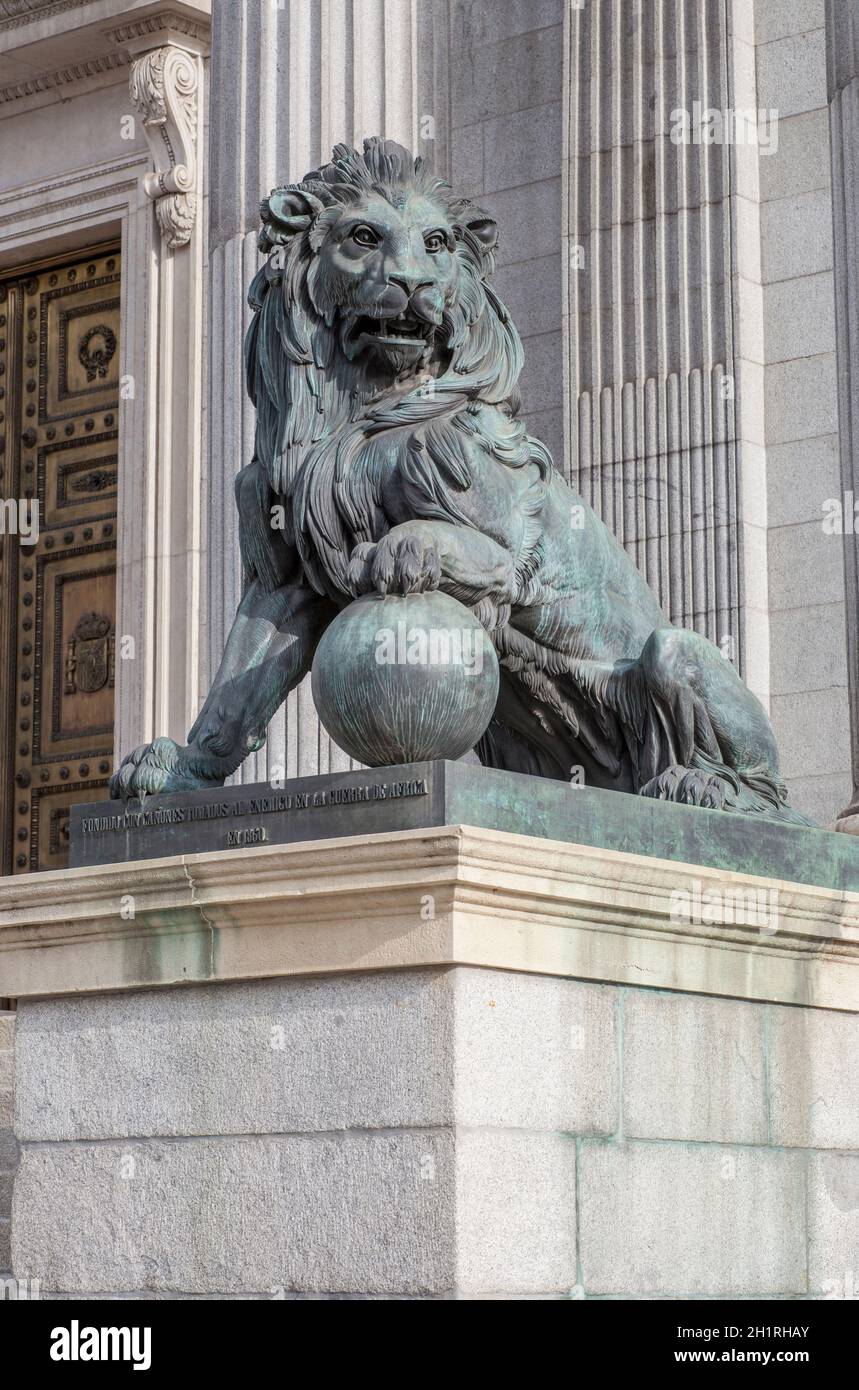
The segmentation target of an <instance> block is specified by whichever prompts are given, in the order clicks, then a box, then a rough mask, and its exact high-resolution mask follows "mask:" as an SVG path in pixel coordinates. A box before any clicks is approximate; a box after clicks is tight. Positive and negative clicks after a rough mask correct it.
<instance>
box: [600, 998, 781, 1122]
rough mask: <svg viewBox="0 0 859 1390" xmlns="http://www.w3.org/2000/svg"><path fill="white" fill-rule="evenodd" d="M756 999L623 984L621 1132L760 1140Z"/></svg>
mask: <svg viewBox="0 0 859 1390" xmlns="http://www.w3.org/2000/svg"><path fill="white" fill-rule="evenodd" d="M764 1074H765V1067H764V1031H763V1006H762V1005H759V1004H751V1003H739V1002H737V1001H734V1000H729V999H704V998H700V997H696V996H694V995H688V994H662V993H656V992H655V991H650V990H629V991H627V992H626V993H625V995H624V1001H623V1133H624V1135H626V1136H627V1137H629V1138H646V1139H697V1140H710V1141H712V1142H716V1143H722V1142H733V1143H738V1144H762V1143H766V1139H767V1122H766V1100H765V1095H764Z"/></svg>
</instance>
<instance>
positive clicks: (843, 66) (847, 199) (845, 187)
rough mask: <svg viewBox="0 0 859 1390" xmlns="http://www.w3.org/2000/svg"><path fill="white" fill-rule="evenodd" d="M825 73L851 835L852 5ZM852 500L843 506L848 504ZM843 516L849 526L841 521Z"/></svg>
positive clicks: (837, 0) (857, 172)
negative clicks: (845, 619) (827, 103)
mask: <svg viewBox="0 0 859 1390" xmlns="http://www.w3.org/2000/svg"><path fill="white" fill-rule="evenodd" d="M826 42H827V79H828V89H829V131H830V142H831V150H832V209H833V230H834V269H835V323H836V332H837V352H838V423H839V436H840V447H841V482H842V493H843V497H842V504H843V517H844V520H845V526H844V595H845V612H846V618H847V676H848V682H849V705H850V735H851V747H852V770H853V797H852V800H851V805H850V807H849V808H848V809H847V810H846V811H845V812H844V813H843V815H844V816H845V817H850V818H851V820H852V823H853V827H855V830H856V833H859V542H857V536H856V533H855V515H856V512H855V509H854V508H855V503H856V502H857V501H859V3H857V0H827V5H826ZM848 499H849V501H850V502H852V503H854V506H853V507H851V506H850V505H849V503H848ZM848 522H852V524H850V525H848V524H847V523H848Z"/></svg>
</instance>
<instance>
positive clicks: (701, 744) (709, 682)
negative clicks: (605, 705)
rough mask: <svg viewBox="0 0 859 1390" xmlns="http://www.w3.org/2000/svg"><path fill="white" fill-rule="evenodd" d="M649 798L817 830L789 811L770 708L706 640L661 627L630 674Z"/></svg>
mask: <svg viewBox="0 0 859 1390" xmlns="http://www.w3.org/2000/svg"><path fill="white" fill-rule="evenodd" d="M629 675H630V679H632V680H635V681H636V682H637V683H638V685H639V687H640V690H639V700H638V705H639V709H640V710H641V716H642V717H641V727H640V728H639V730H638V734H639V740H640V748H641V757H640V779H641V781H640V786H639V792H640V794H641V795H642V796H649V797H654V798H655V799H657V800H661V801H679V802H681V803H683V804H685V805H689V806H704V807H709V808H711V809H714V810H724V811H744V812H746V813H751V814H758V815H766V816H773V817H776V818H778V819H779V820H786V821H792V822H794V823H797V824H803V825H808V824H811V822H809V821H808V820H807V818H806V817H805V816H802V815H801V814H800V813H799V812H798V811H795V810H793V808H792V807H790V806H789V805H788V804H787V791H786V788H785V786H784V784H783V782H782V780H781V776H780V772H779V764H778V753H777V750H776V744H775V738H774V736H773V732H772V728H771V727H770V722H769V720H768V718H767V716H766V713H765V711H764V708H763V706H762V705H761V704H760V702H759V701H758V700H757V699H756V697H755V696H754V695H753V694H752V692H751V691H750V690H749V689H748V688H747V686H745V685H744V684H743V682H742V681H741V680H740V677H739V676H738V675H737V672H736V671H735V670H734V668H733V666H732V665H731V663H730V662H729V661H728V660H727V659H726V658H725V657H724V656H723V655H722V653H721V652H720V651H719V650H718V648H717V647H714V646H713V644H712V643H711V642H708V641H707V639H706V638H704V637H702V636H701V635H700V634H699V633H696V632H690V631H687V630H686V629H683V628H660V629H658V630H657V631H655V632H653V633H652V634H651V636H650V637H649V639H648V641H647V642H646V644H645V647H644V650H643V651H642V654H641V657H640V659H639V661H638V662H636V663H635V665H634V667H633V668H632V669H631V671H630V673H629Z"/></svg>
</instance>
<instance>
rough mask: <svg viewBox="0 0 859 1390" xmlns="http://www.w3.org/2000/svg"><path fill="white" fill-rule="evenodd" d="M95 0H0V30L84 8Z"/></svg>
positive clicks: (15, 27) (33, 22) (14, 27)
mask: <svg viewBox="0 0 859 1390" xmlns="http://www.w3.org/2000/svg"><path fill="white" fill-rule="evenodd" d="M94 3H95V0H0V32H2V31H3V30H4V29H17V28H18V27H19V26H20V25H22V24H35V23H36V22H37V21H38V20H41V19H50V18H51V17H52V16H53V15H55V14H62V13H63V11H64V10H85V9H87V8H88V6H90V5H92V4H94Z"/></svg>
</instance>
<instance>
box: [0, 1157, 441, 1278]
mask: <svg viewBox="0 0 859 1390" xmlns="http://www.w3.org/2000/svg"><path fill="white" fill-rule="evenodd" d="M454 1201H455V1165H454V1146H453V1139H452V1137H451V1135H450V1134H449V1133H446V1132H444V1131H434V1132H431V1131H425V1132H423V1133H421V1132H420V1131H418V1132H411V1133H388V1134H375V1135H343V1134H340V1135H331V1136H327V1137H309V1136H307V1137H290V1138H282V1139H270V1138H267V1139H255V1138H254V1139H238V1138H237V1139H226V1140H203V1139H200V1140H197V1139H191V1140H186V1141H182V1142H178V1143H169V1142H168V1143H164V1142H158V1141H151V1142H130V1143H128V1144H96V1145H86V1144H81V1145H57V1146H53V1145H51V1146H39V1147H37V1148H27V1147H25V1148H24V1150H23V1154H22V1163H21V1168H20V1171H19V1174H18V1178H17V1180H16V1185H15V1198H14V1208H13V1233H14V1235H13V1268H14V1270H15V1274H16V1276H17V1277H18V1278H39V1279H40V1280H41V1281H42V1284H43V1285H44V1286H45V1287H46V1288H52V1289H58V1290H66V1291H69V1292H77V1291H78V1290H90V1291H101V1292H104V1291H111V1290H116V1291H118V1292H123V1291H125V1292H129V1291H132V1290H135V1289H148V1290H158V1291H160V1290H174V1291H178V1290H184V1291H187V1292H191V1293H208V1292H224V1293H227V1292H237V1291H242V1290H247V1291H252V1292H259V1291H261V1290H266V1289H268V1290H270V1291H272V1292H277V1291H278V1290H279V1289H290V1290H293V1289H303V1290H314V1289H320V1290H326V1291H331V1292H359V1291H365V1292H375V1293H381V1292H405V1293H421V1292H440V1291H443V1290H445V1289H448V1288H451V1287H452V1285H453V1277H454Z"/></svg>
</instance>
